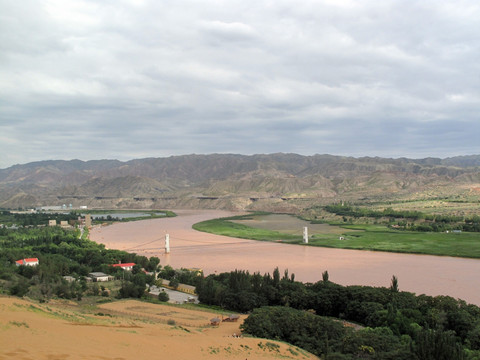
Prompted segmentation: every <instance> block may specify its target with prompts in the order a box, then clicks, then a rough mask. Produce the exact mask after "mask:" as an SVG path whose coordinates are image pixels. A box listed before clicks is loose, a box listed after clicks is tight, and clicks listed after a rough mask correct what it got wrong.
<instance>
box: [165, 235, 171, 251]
mask: <svg viewBox="0 0 480 360" xmlns="http://www.w3.org/2000/svg"><path fill="white" fill-rule="evenodd" d="M165 254H170V235H169V234H165Z"/></svg>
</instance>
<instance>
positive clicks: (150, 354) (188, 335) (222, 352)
mask: <svg viewBox="0 0 480 360" xmlns="http://www.w3.org/2000/svg"><path fill="white" fill-rule="evenodd" d="M216 316H219V317H220V318H221V315H218V314H214V313H211V312H207V311H195V310H188V309H183V308H181V307H174V306H168V305H156V304H149V303H143V302H140V301H135V300H128V301H119V302H115V303H109V304H103V305H100V306H99V307H98V308H95V309H88V310H87V309H85V308H81V307H79V306H77V305H74V304H73V303H71V302H66V301H51V302H49V303H47V304H38V303H34V302H30V301H27V300H23V299H19V298H13V297H0V359H1V360H6V359H19V360H39V359H40V360H43V359H53V360H66V359H68V360H71V359H101V360H127V359H172V360H184V359H232V360H237V359H238V360H240V359H241V360H244V359H274V358H283V359H299V360H300V359H317V357H315V356H313V355H311V354H308V353H307V352H305V351H303V350H301V349H298V348H297V347H294V346H290V345H288V344H284V343H279V342H275V341H270V340H265V339H257V338H249V337H238V335H239V334H240V330H239V325H240V324H241V322H242V320H243V319H244V316H241V319H240V320H239V321H238V322H222V323H220V325H219V326H215V327H214V326H211V325H210V319H211V318H213V317H216ZM173 322H175V323H173ZM234 334H235V335H237V336H234ZM267 342H270V343H275V344H277V345H279V348H278V350H277V348H276V347H268V346H264V344H266V343H267Z"/></svg>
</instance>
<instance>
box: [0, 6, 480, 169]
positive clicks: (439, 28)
mask: <svg viewBox="0 0 480 360" xmlns="http://www.w3.org/2000/svg"><path fill="white" fill-rule="evenodd" d="M0 6H1V8H2V14H0V40H1V41H0V80H1V81H2V87H0V102H1V104H2V105H1V107H0V151H1V152H2V154H5V155H4V156H2V158H1V159H0V167H6V166H9V165H12V164H13V163H17V162H28V161H33V160H42V159H50V158H66V159H68V158H83V159H98V158H120V159H123V160H125V159H130V158H133V157H141V156H169V155H172V154H175V155H178V154H185V153H211V152H238V153H246V154H251V153H260V152H268V153H271V152H299V153H303V154H313V153H333V154H341V155H354V156H362V155H370V156H390V157H400V156H410V157H421V156H450V155H458V154H462V153H465V154H468V153H478V152H479V151H478V146H477V145H476V143H477V142H476V140H475V139H476V137H477V135H478V134H479V130H480V129H479V127H478V126H479V125H477V123H478V121H477V118H478V113H479V110H480V109H479V104H480V101H479V100H480V89H479V83H480V75H479V74H480V64H479V63H478V58H480V53H479V52H480V46H479V42H480V39H479V37H478V35H477V33H478V31H477V27H478V22H479V20H480V7H479V5H478V4H477V3H476V2H475V1H473V0H471V1H469V0H467V1H462V2H454V1H435V2H433V1H427V2H421V3H415V2H403V1H399V0H387V1H382V2H381V3H379V2H378V1H373V0H371V1H365V2H361V3H358V2H350V1H335V2H322V3H318V2H317V1H305V2H302V3H293V2H291V1H277V2H266V1H230V2H228V3H219V2H217V1H208V0H206V1H204V2H202V3H198V2H196V1H162V2H161V3H158V2H153V1H148V0H145V1H126V0H125V1H106V2H97V1H76V2H71V1H51V2H35V1H28V2H27V3H22V4H16V3H12V2H8V1H5V0H0Z"/></svg>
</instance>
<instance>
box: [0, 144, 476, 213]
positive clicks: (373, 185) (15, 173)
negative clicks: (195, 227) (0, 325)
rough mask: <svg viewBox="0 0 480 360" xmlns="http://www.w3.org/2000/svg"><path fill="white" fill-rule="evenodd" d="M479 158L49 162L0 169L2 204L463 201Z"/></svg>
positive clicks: (259, 206) (284, 205) (266, 205)
mask: <svg viewBox="0 0 480 360" xmlns="http://www.w3.org/2000/svg"><path fill="white" fill-rule="evenodd" d="M478 189H480V156H459V157H452V158H446V159H439V158H425V159H406V158H400V159H388V158H379V157H375V158H372V157H363V158H353V157H341V156H332V155H313V156H302V155H297V154H283V153H278V154H269V155H251V156H246V155H234V154H212V155H183V156H172V157H168V158H146V159H136V160H131V161H126V162H122V161H118V160H92V161H86V162H85V161H80V160H70V161H64V160H49V161H40V162H32V163H28V164H24V165H15V166H12V167H9V168H7V169H0V207H1V208H9V209H15V208H31V207H39V206H48V205H62V204H72V205H73V207H78V206H81V205H86V206H88V207H89V208H96V207H107V208H221V209H238V210H245V209H251V210H253V209H255V210H269V211H285V212H292V211H296V210H298V209H302V208H306V207H309V206H312V205H317V204H318V205H320V204H327V203H332V202H336V201H340V200H350V201H384V200H385V199H389V198H396V199H412V198H428V197H442V196H447V197H454V198H455V197H457V198H462V197H467V196H469V195H471V194H476V192H478Z"/></svg>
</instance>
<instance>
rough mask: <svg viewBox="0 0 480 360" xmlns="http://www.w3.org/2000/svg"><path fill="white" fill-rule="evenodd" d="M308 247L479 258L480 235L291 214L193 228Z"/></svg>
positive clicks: (249, 217) (220, 221)
mask: <svg viewBox="0 0 480 360" xmlns="http://www.w3.org/2000/svg"><path fill="white" fill-rule="evenodd" d="M303 226H308V230H309V244H308V246H320V247H332V248H341V249H357V250H372V251H388V252H401V253H415V254H429V255H441V256H454V257H466V258H480V233H469V232H461V233H453V232H449V233H441V232H413V231H404V230H395V229H390V228H388V227H387V226H385V225H380V224H379V225H370V224H354V225H351V224H350V225H343V224H339V225H328V224H310V223H309V222H308V221H304V220H301V219H298V218H296V217H294V216H289V215H274V214H271V215H265V214H262V215H255V214H253V215H244V216H237V217H232V218H223V219H214V220H209V221H204V222H201V223H197V224H195V225H194V226H193V228H194V229H196V230H199V231H204V232H209V233H214V234H219V235H226V236H231V237H237V238H243V239H251V240H260V241H277V242H283V243H290V244H298V245H304V244H303V242H302V229H303Z"/></svg>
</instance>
